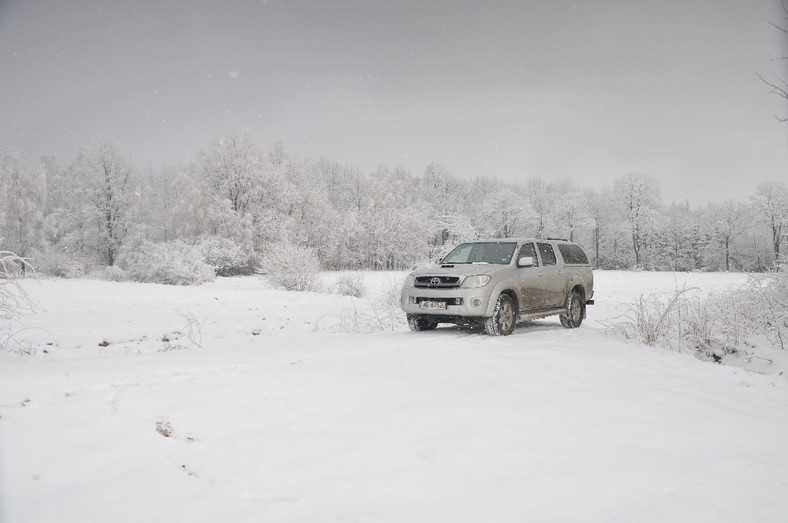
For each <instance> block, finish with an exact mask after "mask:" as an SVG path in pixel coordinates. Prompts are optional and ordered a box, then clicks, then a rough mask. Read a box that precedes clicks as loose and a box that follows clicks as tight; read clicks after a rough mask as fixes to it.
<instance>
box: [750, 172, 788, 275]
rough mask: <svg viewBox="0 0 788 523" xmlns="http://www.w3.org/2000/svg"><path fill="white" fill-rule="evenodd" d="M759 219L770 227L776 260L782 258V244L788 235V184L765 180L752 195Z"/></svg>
mask: <svg viewBox="0 0 788 523" xmlns="http://www.w3.org/2000/svg"><path fill="white" fill-rule="evenodd" d="M751 199H752V202H753V206H754V208H755V211H756V213H757V216H758V219H759V220H760V221H761V222H762V223H764V224H766V225H767V226H768V227H769V231H770V232H771V237H772V249H773V254H774V260H773V261H777V260H779V259H780V246H781V245H782V243H783V241H785V239H786V236H788V186H786V184H784V183H781V182H764V183H762V184H760V185H759V186H758V187H757V188H756V189H755V194H753V195H752V197H751Z"/></svg>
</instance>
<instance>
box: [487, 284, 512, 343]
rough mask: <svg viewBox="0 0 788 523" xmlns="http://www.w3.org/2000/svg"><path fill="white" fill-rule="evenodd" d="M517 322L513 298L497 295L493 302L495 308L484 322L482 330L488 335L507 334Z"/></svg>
mask: <svg viewBox="0 0 788 523" xmlns="http://www.w3.org/2000/svg"><path fill="white" fill-rule="evenodd" d="M516 322H517V312H516V311H515V307H514V300H512V298H511V297H510V296H509V295H507V294H501V295H500V296H498V301H497V302H495V310H494V311H493V315H492V317H490V318H487V321H485V322H484V330H485V332H487V334H489V335H490V336H508V335H509V334H511V333H512V332H513V331H514V325H515V323H516Z"/></svg>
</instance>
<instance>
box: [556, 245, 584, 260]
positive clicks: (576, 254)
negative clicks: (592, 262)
mask: <svg viewBox="0 0 788 523" xmlns="http://www.w3.org/2000/svg"><path fill="white" fill-rule="evenodd" d="M558 250H559V251H561V257H563V258H564V263H566V264H569V265H572V264H575V265H588V256H586V253H585V252H583V249H582V248H580V246H579V245H574V244H572V243H559V244H558Z"/></svg>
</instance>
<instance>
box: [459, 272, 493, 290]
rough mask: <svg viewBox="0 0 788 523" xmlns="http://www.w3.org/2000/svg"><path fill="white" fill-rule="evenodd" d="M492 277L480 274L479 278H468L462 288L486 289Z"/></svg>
mask: <svg viewBox="0 0 788 523" xmlns="http://www.w3.org/2000/svg"><path fill="white" fill-rule="evenodd" d="M491 279H492V276H488V275H487V274H480V275H478V276H468V277H467V278H465V281H464V282H462V286H463V287H465V288H466V289H477V288H479V287H484V286H485V285H487V284H488V283H490V280H491Z"/></svg>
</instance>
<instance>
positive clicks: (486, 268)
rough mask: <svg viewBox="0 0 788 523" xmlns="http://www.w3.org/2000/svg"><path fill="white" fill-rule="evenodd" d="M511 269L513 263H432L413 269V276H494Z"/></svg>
mask: <svg viewBox="0 0 788 523" xmlns="http://www.w3.org/2000/svg"><path fill="white" fill-rule="evenodd" d="M507 269H511V265H510V264H507V265H498V264H492V263H491V264H486V263H459V264H456V265H430V266H429V267H424V268H421V269H416V270H415V271H413V272H412V273H410V274H411V276H413V277H416V276H433V275H434V276H463V277H465V276H476V275H477V274H489V275H490V276H492V275H493V274H495V273H497V272H501V271H502V270H507Z"/></svg>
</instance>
